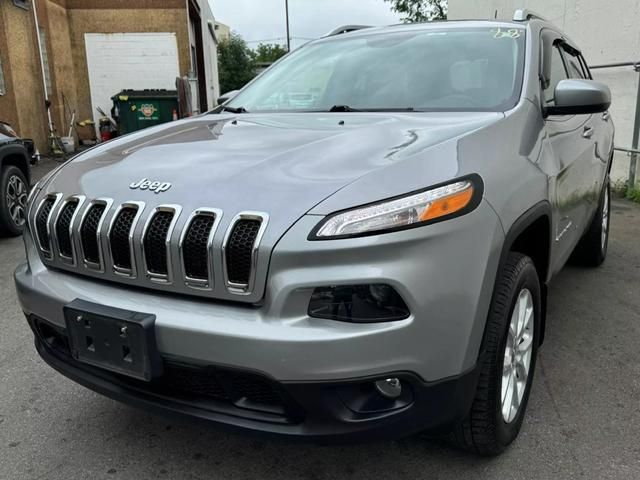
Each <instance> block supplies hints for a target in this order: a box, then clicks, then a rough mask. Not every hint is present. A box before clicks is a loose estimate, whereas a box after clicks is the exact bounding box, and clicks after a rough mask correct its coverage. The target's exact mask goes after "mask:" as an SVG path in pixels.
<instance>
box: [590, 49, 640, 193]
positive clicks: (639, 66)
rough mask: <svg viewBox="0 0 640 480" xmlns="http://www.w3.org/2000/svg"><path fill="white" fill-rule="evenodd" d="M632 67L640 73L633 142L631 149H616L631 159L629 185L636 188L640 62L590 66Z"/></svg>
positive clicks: (639, 120)
mask: <svg viewBox="0 0 640 480" xmlns="http://www.w3.org/2000/svg"><path fill="white" fill-rule="evenodd" d="M628 67H631V68H633V70H634V71H635V72H636V73H638V92H637V97H636V113H635V118H634V121H633V140H632V141H631V147H630V148H623V147H616V148H615V149H616V151H618V152H624V153H626V154H627V155H629V157H630V161H629V179H628V180H627V185H628V187H629V188H634V187H635V185H636V173H637V168H638V157H639V156H640V150H638V147H639V146H640V145H639V142H640V61H638V62H619V63H604V64H601V65H592V66H589V68H590V69H591V70H598V69H605V68H628Z"/></svg>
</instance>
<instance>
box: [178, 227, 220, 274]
mask: <svg viewBox="0 0 640 480" xmlns="http://www.w3.org/2000/svg"><path fill="white" fill-rule="evenodd" d="M214 223H215V216H214V215H198V216H196V217H194V218H193V220H192V221H191V223H190V224H189V228H188V229H187V233H186V235H185V237H184V243H183V249H184V250H183V255H184V270H185V274H186V275H187V277H189V278H192V279H194V280H208V279H209V255H208V253H209V249H208V247H209V235H210V234H211V230H212V229H213V225H214Z"/></svg>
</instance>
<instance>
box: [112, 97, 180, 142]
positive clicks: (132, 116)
mask: <svg viewBox="0 0 640 480" xmlns="http://www.w3.org/2000/svg"><path fill="white" fill-rule="evenodd" d="M111 100H112V101H113V110H112V111H111V113H112V116H113V117H114V118H115V119H116V121H117V122H118V133H119V134H120V135H124V134H126V133H131V132H137V131H138V130H142V129H143V128H147V127H151V126H153V125H159V124H161V123H167V122H170V121H172V120H174V115H177V112H178V92H177V91H175V90H123V91H121V92H120V93H118V94H117V95H114V96H113V97H111Z"/></svg>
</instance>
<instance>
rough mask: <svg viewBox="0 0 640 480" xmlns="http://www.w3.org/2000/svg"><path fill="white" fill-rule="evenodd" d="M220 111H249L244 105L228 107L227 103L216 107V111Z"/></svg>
mask: <svg viewBox="0 0 640 480" xmlns="http://www.w3.org/2000/svg"><path fill="white" fill-rule="evenodd" d="M220 112H231V113H249V111H248V110H247V109H246V108H244V107H229V106H227V105H220V106H219V107H218V113H220Z"/></svg>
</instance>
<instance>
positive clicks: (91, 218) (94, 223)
mask: <svg viewBox="0 0 640 480" xmlns="http://www.w3.org/2000/svg"><path fill="white" fill-rule="evenodd" d="M105 209H106V206H105V205H102V204H96V205H93V206H91V208H89V211H88V212H87V215H86V217H85V219H84V221H83V222H82V226H81V227H80V241H81V243H82V251H83V254H84V260H85V261H87V262H91V263H95V264H99V263H100V246H99V245H98V226H99V225H100V219H101V218H102V215H103V214H104V211H105Z"/></svg>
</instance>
